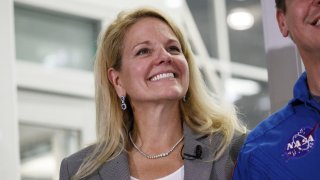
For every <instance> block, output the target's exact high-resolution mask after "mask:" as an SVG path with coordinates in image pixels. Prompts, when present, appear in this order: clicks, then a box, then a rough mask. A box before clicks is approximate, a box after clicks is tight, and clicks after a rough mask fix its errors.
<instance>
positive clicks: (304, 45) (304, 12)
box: [277, 0, 320, 53]
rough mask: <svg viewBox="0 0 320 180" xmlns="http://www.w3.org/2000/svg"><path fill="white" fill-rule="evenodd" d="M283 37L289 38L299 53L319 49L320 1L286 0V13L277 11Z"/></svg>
mask: <svg viewBox="0 0 320 180" xmlns="http://www.w3.org/2000/svg"><path fill="white" fill-rule="evenodd" d="M277 20H278V23H279V27H280V30H281V33H282V34H283V36H285V37H287V36H289V35H290V37H291V38H292V39H293V41H294V42H295V43H296V45H297V46H298V48H299V50H300V52H301V53H306V52H316V51H319V49H320V0H286V12H283V11H281V10H279V9H278V10H277Z"/></svg>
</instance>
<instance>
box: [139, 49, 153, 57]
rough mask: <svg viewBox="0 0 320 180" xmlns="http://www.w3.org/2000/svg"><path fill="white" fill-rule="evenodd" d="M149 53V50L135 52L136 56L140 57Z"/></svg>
mask: <svg viewBox="0 0 320 180" xmlns="http://www.w3.org/2000/svg"><path fill="white" fill-rule="evenodd" d="M148 53H150V49H148V48H143V49H140V50H139V51H138V52H137V54H136V55H137V56H141V55H144V54H148Z"/></svg>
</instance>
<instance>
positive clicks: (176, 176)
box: [130, 166, 184, 180]
mask: <svg viewBox="0 0 320 180" xmlns="http://www.w3.org/2000/svg"><path fill="white" fill-rule="evenodd" d="M183 176H184V166H181V167H180V168H179V169H178V170H176V171H175V172H173V173H171V174H169V175H167V176H164V177H162V178H159V179H156V180H183ZM130 180H139V179H137V178H135V177H132V176H130Z"/></svg>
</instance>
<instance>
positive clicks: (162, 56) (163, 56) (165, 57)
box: [157, 48, 172, 64]
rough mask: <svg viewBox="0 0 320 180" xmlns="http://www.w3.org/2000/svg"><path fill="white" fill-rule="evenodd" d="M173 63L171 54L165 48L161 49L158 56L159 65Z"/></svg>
mask: <svg viewBox="0 0 320 180" xmlns="http://www.w3.org/2000/svg"><path fill="white" fill-rule="evenodd" d="M171 62H172V56H171V54H170V53H169V52H168V51H167V50H166V49H165V48H160V49H159V51H158V56H157V64H162V63H171Z"/></svg>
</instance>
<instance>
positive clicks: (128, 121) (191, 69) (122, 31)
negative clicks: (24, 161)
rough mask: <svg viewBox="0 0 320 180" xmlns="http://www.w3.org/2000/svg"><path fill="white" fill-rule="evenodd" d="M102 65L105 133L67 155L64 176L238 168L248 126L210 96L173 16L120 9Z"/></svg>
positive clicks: (218, 175)
mask: <svg viewBox="0 0 320 180" xmlns="http://www.w3.org/2000/svg"><path fill="white" fill-rule="evenodd" d="M95 73H96V74H95V78H96V108H97V136H98V137H97V139H98V140H97V143H96V144H95V145H93V146H90V147H88V148H86V149H84V150H81V151H80V152H78V153H76V154H74V155H71V156H70V157H68V158H66V159H64V160H63V161H62V164H61V170H60V179H70V178H71V177H72V179H158V178H160V179H164V180H165V179H195V178H197V179H201V180H202V179H227V178H229V177H230V176H231V171H232V168H233V166H234V162H233V161H232V160H233V159H234V158H233V159H232V155H231V154H235V155H234V157H236V154H237V149H238V145H239V144H241V143H242V140H243V136H241V134H244V133H245V128H244V127H243V126H241V124H240V123H239V122H238V120H237V118H236V115H235V111H234V109H232V108H230V107H229V108H226V107H222V106H221V105H220V104H219V102H218V101H217V99H213V98H212V97H211V96H209V94H208V92H207V91H206V88H205V84H204V81H203V80H202V79H201V75H200V72H199V70H198V67H197V65H196V63H195V61H194V60H193V57H192V53H191V50H190V48H189V47H188V45H187V43H186V40H185V39H184V37H183V35H182V33H181V31H180V30H179V29H178V27H177V26H176V25H175V24H174V23H173V22H172V21H171V20H170V19H169V18H167V17H165V16H164V15H163V14H161V13H160V12H158V11H157V10H154V9H148V8H141V9H137V10H134V11H132V12H122V13H120V14H119V16H118V17H117V19H116V20H115V21H114V22H113V23H112V24H111V25H110V26H109V27H108V29H107V30H106V32H105V33H104V34H103V36H102V38H101V40H100V44H99V48H98V50H97V58H96V64H95ZM238 142H240V143H238Z"/></svg>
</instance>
